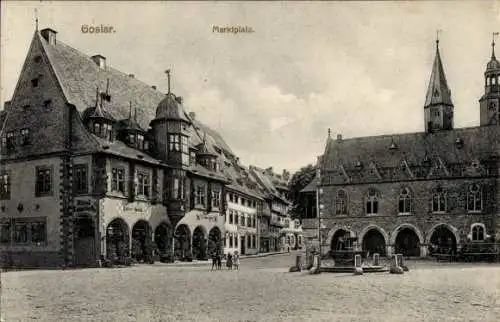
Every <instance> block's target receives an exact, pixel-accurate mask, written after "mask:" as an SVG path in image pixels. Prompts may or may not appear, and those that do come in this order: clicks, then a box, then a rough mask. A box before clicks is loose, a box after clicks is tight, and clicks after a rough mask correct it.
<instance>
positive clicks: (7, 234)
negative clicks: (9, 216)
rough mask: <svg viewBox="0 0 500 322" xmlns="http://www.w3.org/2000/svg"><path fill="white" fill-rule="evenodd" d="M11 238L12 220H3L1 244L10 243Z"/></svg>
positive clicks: (0, 235)
mask: <svg viewBox="0 0 500 322" xmlns="http://www.w3.org/2000/svg"><path fill="white" fill-rule="evenodd" d="M10 238H11V224H10V222H3V223H2V224H1V225H0V244H9V243H10Z"/></svg>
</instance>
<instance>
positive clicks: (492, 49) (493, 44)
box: [491, 31, 498, 59]
mask: <svg viewBox="0 0 500 322" xmlns="http://www.w3.org/2000/svg"><path fill="white" fill-rule="evenodd" d="M496 36H498V31H497V32H494V33H493V34H492V35H491V59H495V37H496Z"/></svg>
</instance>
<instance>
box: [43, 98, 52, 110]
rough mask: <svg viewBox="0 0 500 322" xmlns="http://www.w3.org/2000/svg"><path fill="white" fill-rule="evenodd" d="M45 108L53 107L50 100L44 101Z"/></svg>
mask: <svg viewBox="0 0 500 322" xmlns="http://www.w3.org/2000/svg"><path fill="white" fill-rule="evenodd" d="M43 106H44V107H45V108H50V107H51V106H52V100H50V99H48V100H45V101H43Z"/></svg>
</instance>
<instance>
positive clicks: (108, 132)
mask: <svg viewBox="0 0 500 322" xmlns="http://www.w3.org/2000/svg"><path fill="white" fill-rule="evenodd" d="M94 134H95V135H97V136H98V137H101V138H103V139H106V140H109V141H111V140H112V134H113V126H112V125H111V124H108V123H100V122H95V123H94Z"/></svg>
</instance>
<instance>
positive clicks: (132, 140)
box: [128, 133, 135, 145]
mask: <svg viewBox="0 0 500 322" xmlns="http://www.w3.org/2000/svg"><path fill="white" fill-rule="evenodd" d="M128 143H130V144H131V145H134V144H135V134H133V133H130V134H129V135H128Z"/></svg>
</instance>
